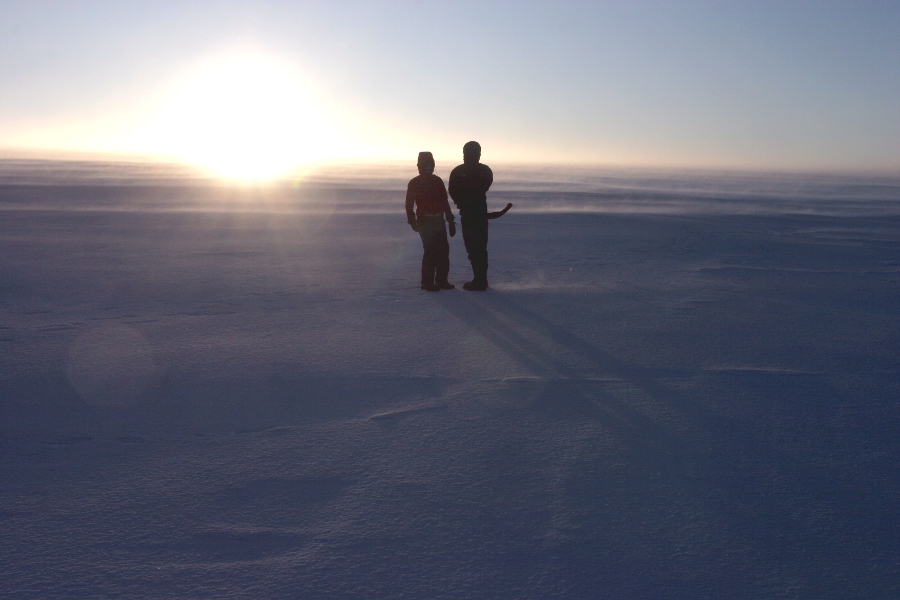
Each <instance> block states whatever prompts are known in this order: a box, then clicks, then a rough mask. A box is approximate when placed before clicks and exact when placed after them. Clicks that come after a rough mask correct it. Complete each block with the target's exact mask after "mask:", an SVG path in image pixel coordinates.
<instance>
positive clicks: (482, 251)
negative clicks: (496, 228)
mask: <svg viewBox="0 0 900 600" xmlns="http://www.w3.org/2000/svg"><path fill="white" fill-rule="evenodd" d="M462 228H463V241H464V242H465V244H466V252H467V253H468V254H469V262H470V263H471V264H472V281H470V282H468V283H467V284H466V285H464V286H463V287H464V288H465V289H467V290H482V289H486V288H487V239H488V222H487V219H486V218H472V217H469V218H463V219H462Z"/></svg>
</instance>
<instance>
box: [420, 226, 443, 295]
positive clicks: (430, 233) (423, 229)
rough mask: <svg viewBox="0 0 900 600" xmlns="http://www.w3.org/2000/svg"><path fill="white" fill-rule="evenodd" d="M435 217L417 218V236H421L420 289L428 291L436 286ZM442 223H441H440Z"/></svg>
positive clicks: (433, 289)
mask: <svg viewBox="0 0 900 600" xmlns="http://www.w3.org/2000/svg"><path fill="white" fill-rule="evenodd" d="M434 222H435V219H428V218H426V219H419V237H421V238H422V250H423V253H422V289H423V290H428V291H430V292H433V291H436V290H437V289H438V288H437V286H435V284H434V272H435V267H436V262H437V261H436V257H437V253H436V251H435V250H436V248H435V241H436V240H435V238H436V237H437V236H436V235H435V234H436V233H437V232H436V230H435V226H434V225H435V223H434ZM442 225H443V223H442Z"/></svg>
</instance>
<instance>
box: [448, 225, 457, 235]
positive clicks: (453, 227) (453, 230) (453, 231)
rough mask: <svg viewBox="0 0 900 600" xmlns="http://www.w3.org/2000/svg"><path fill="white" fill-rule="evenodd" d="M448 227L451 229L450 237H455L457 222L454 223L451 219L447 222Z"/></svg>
mask: <svg viewBox="0 0 900 600" xmlns="http://www.w3.org/2000/svg"><path fill="white" fill-rule="evenodd" d="M447 229H449V230H450V237H453V236H454V235H456V223H454V222H453V221H450V222H449V223H448V224H447Z"/></svg>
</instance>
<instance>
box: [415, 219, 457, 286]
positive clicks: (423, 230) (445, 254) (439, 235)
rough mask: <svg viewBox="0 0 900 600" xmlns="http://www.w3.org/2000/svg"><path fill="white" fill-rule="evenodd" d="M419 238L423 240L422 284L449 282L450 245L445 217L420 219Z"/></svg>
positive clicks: (418, 221)
mask: <svg viewBox="0 0 900 600" xmlns="http://www.w3.org/2000/svg"><path fill="white" fill-rule="evenodd" d="M416 222H417V223H418V224H419V237H421V238H422V248H423V249H424V250H425V252H424V253H423V254H422V283H427V284H434V283H444V282H445V281H447V275H448V274H449V273H450V243H449V242H448V241H447V228H446V227H444V216H443V215H439V216H437V217H419V218H418V219H416Z"/></svg>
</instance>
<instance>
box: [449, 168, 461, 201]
mask: <svg viewBox="0 0 900 600" xmlns="http://www.w3.org/2000/svg"><path fill="white" fill-rule="evenodd" d="M458 169H459V167H456V168H455V169H453V170H452V171H450V181H449V182H448V183H447V191H448V192H449V193H450V198H452V199H453V204H455V205H456V208H459V201H460V199H461V198H460V194H459V174H458V173H459V171H458Z"/></svg>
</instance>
